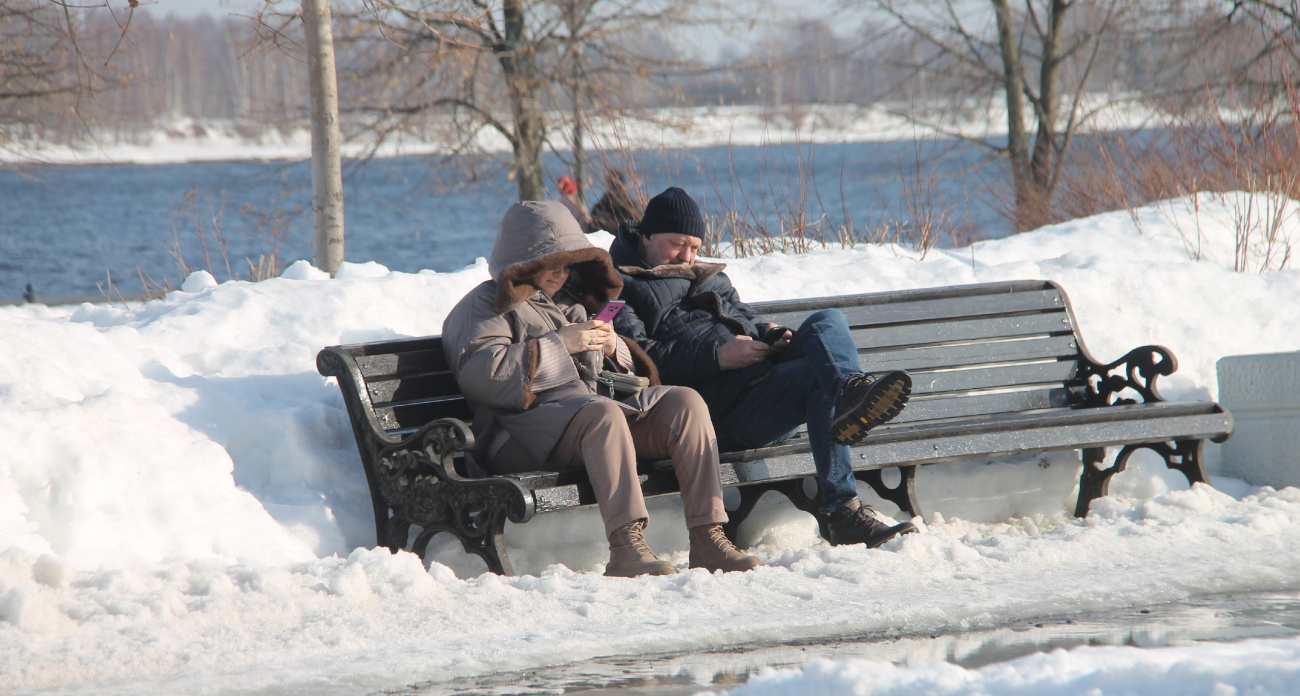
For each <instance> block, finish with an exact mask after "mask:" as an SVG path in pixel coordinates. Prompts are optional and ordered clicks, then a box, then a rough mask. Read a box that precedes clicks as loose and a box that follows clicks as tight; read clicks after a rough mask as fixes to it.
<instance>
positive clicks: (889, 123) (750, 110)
mask: <svg viewBox="0 0 1300 696" xmlns="http://www.w3.org/2000/svg"><path fill="white" fill-rule="evenodd" d="M906 112H907V107H906V106H905V105H901V104H895V105H873V106H855V105H840V104H817V105H810V106H795V107H791V108H787V109H770V108H766V107H759V106H727V107H695V108H674V109H652V110H646V111H644V112H640V113H638V114H635V115H632V116H629V117H628V118H625V119H622V120H620V121H618V122H617V123H610V122H606V123H605V124H604V125H603V126H601V125H599V124H598V125H597V126H596V127H594V128H593V132H591V133H589V134H588V138H589V142H590V143H591V147H593V148H598V147H600V146H601V144H602V143H603V145H604V147H605V148H606V149H607V150H613V149H619V148H630V149H660V148H668V149H677V148H697V147H715V146H727V145H733V146H738V147H749V146H758V145H768V144H793V143H803V144H826V143H850V142H879V141H909V140H914V139H923V138H931V137H938V138H945V137H948V136H947V135H944V134H941V133H939V132H938V131H936V130H934V129H931V128H926V127H923V126H920V125H918V124H917V123H913V122H912V121H910V120H908V119H907V118H905V117H904V116H903V115H902V114H903V113H906ZM962 112H963V113H965V114H968V116H966V117H964V118H962V119H959V120H957V121H956V122H954V123H950V124H949V125H948V127H947V128H946V129H945V130H947V131H948V132H956V133H959V134H961V135H962V136H964V137H972V138H996V137H1000V136H1005V134H1006V115H1005V112H1004V111H1002V110H1001V109H998V108H979V107H971V108H967V109H962ZM561 120H562V119H561V118H560V117H559V116H558V115H557V116H553V117H552V119H551V122H553V123H558V122H560V121H561ZM1158 122H1160V117H1159V116H1158V115H1157V114H1155V113H1154V112H1151V111H1149V110H1146V109H1144V108H1141V107H1138V106H1136V105H1128V106H1125V107H1122V108H1108V109H1101V110H1100V111H1098V112H1097V113H1096V114H1094V115H1093V117H1092V120H1091V123H1092V125H1093V127H1095V128H1096V129H1098V130H1113V129H1128V128H1140V127H1143V126H1146V125H1149V124H1152V123H1158ZM0 135H3V133H0ZM557 136H559V137H555V138H554V139H553V141H554V142H555V143H557V146H561V147H562V146H563V143H566V142H567V137H568V136H567V134H566V133H563V132H561V133H558V134H557ZM10 138H11V139H10V141H9V143H8V144H7V145H5V146H2V147H0V163H5V164H10V165H82V164H180V163H186V162H219V161H232V160H300V159H307V158H309V157H310V156H311V130H310V127H309V125H308V124H305V123H304V124H298V125H295V126H292V127H289V128H280V127H275V126H256V127H253V126H249V125H248V124H243V123H237V122H233V121H221V120H196V119H192V118H180V119H176V120H173V121H170V122H167V123H162V124H159V125H158V126H157V127H155V128H153V129H151V130H148V131H145V132H143V133H139V134H137V135H134V136H132V137H129V138H128V137H122V136H119V135H115V134H111V133H108V132H96V133H90V134H88V135H87V136H86V138H85V139H84V141H83V142H81V143H78V144H76V145H68V144H62V143H53V142H45V141H41V140H35V139H31V138H23V137H21V136H17V135H15V136H10ZM476 146H477V148H478V149H479V150H481V151H483V152H489V153H508V152H509V151H510V145H509V143H508V142H507V141H506V140H505V138H503V137H501V136H500V134H498V133H496V132H495V131H492V130H490V129H484V130H483V131H481V132H480V134H479V136H478V139H477V142H476ZM343 150H344V152H343V154H344V156H345V157H364V156H367V155H370V154H372V151H373V155H374V156H377V157H402V156H410V155H437V154H445V152H446V148H445V146H444V145H443V144H442V143H441V142H439V141H438V140H437V139H436V138H435V137H432V136H423V137H422V136H421V135H419V134H413V133H398V134H395V135H393V136H391V137H389V138H387V139H386V140H385V141H384V142H383V143H381V144H379V145H378V146H375V145H374V143H373V141H372V140H369V139H365V138H355V137H354V138H349V139H346V142H345V143H344V148H343Z"/></svg>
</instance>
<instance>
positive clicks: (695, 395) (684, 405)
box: [655, 386, 709, 418]
mask: <svg viewBox="0 0 1300 696" xmlns="http://www.w3.org/2000/svg"><path fill="white" fill-rule="evenodd" d="M660 404H662V405H663V406H664V407H665V408H668V409H671V410H674V411H679V412H682V413H687V414H690V415H693V416H698V415H703V416H704V417H705V418H708V417H709V406H708V404H706V403H704V397H702V396H700V393H699V392H697V391H695V390H694V389H691V388H690V387H678V386H671V387H668V389H667V391H666V392H665V393H664V395H663V396H662V397H661V398H660V399H659V402H658V403H657V404H655V405H656V406H658V405H660Z"/></svg>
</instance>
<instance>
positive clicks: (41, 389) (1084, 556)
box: [0, 194, 1300, 693]
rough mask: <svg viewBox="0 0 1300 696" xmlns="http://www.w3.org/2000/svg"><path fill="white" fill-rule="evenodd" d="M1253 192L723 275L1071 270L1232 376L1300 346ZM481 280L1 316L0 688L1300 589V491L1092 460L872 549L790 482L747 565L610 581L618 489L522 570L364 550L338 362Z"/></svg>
mask: <svg viewBox="0 0 1300 696" xmlns="http://www.w3.org/2000/svg"><path fill="white" fill-rule="evenodd" d="M1247 200H1250V201H1253V203H1254V204H1255V205H1253V207H1251V209H1252V210H1258V209H1264V208H1266V207H1267V205H1266V204H1268V203H1269V201H1268V199H1266V198H1264V197H1256V198H1249V197H1245V196H1244V195H1239V194H1232V195H1227V196H1213V197H1212V196H1201V197H1198V198H1195V199H1184V200H1181V201H1174V202H1170V203H1167V204H1164V205H1161V206H1153V207H1151V208H1147V209H1143V210H1141V211H1138V213H1137V214H1136V215H1135V216H1130V215H1129V214H1127V213H1116V214H1110V215H1102V216H1098V217H1095V218H1090V219H1087V220H1079V221H1075V222H1071V223H1067V224H1063V225H1057V226H1054V227H1049V228H1045V229H1043V230H1039V231H1037V232H1034V233H1030V234H1025V235H1019V236H1017V237H1013V238H1010V239H1004V240H995V241H988V242H981V243H980V244H978V245H976V246H974V247H971V248H966V249H958V250H946V251H940V250H935V251H932V252H931V253H930V254H929V255H927V256H926V257H925V258H924V259H918V258H917V257H916V255H915V254H913V253H911V252H910V251H908V250H905V249H902V248H899V247H894V246H868V247H860V248H857V249H853V250H847V251H823V252H816V253H812V254H807V255H802V256H780V255H773V256H765V257H761V258H753V259H737V260H732V261H730V262H729V270H728V272H729V273H730V274H731V275H732V278H733V280H734V281H735V282H736V285H737V286H738V288H739V289H740V291H741V292H742V293H743V294H744V296H745V297H746V298H747V299H749V300H753V301H759V300H766V299H777V298H794V297H814V296H819V295H830V294H842V293H854V292H870V291H880V290H891V289H901V288H916V287H927V286H935V285H947V284H957V283H973V282H984V281H996V280H1007V279H1017V278H1047V279H1052V280H1055V281H1058V282H1060V283H1061V284H1062V285H1063V286H1064V287H1065V288H1066V290H1067V291H1068V292H1069V293H1070V297H1071V299H1072V301H1073V303H1074V307H1075V309H1076V311H1077V312H1078V314H1079V317H1080V320H1081V322H1082V333H1083V335H1084V337H1085V338H1086V339H1087V341H1088V345H1089V348H1090V349H1091V351H1092V352H1093V353H1094V355H1095V356H1096V357H1098V358H1101V359H1104V360H1110V359H1114V358H1116V357H1118V356H1119V355H1121V354H1122V353H1123V352H1125V351H1127V350H1128V349H1130V348H1133V347H1135V346H1137V345H1141V344H1145V343H1160V344H1164V345H1167V346H1169V347H1170V348H1171V349H1172V350H1173V352H1174V353H1175V354H1176V355H1177V356H1178V358H1179V360H1180V365H1181V367H1180V370H1179V372H1178V373H1176V374H1175V375H1173V377H1172V378H1170V379H1168V380H1165V381H1164V382H1162V390H1163V392H1164V393H1165V395H1166V396H1170V397H1175V398H1203V399H1204V398H1213V396H1214V394H1215V384H1214V374H1215V373H1214V363H1215V361H1216V360H1217V359H1218V358H1219V357H1221V356H1223V355H1228V354H1236V353H1253V352H1279V351H1288V350H1296V349H1297V348H1300V271H1295V270H1282V271H1269V272H1265V273H1239V272H1234V271H1233V270H1232V269H1233V267H1234V258H1235V257H1234V253H1233V250H1234V249H1235V248H1236V243H1235V240H1234V237H1233V230H1234V225H1235V222H1234V221H1235V219H1236V217H1237V213H1234V211H1241V210H1243V209H1244V202H1245V201H1247ZM1273 209H1277V210H1280V211H1281V214H1282V215H1283V217H1284V222H1285V225H1284V226H1283V232H1285V233H1288V234H1294V231H1295V230H1297V229H1300V226H1298V225H1297V220H1296V211H1297V204H1296V203H1294V202H1286V201H1283V202H1281V203H1279V205H1278V206H1274V207H1273ZM603 240H604V241H605V242H606V243H608V241H609V237H608V236H605V237H603ZM1253 262H1254V263H1256V264H1259V263H1262V259H1261V258H1259V257H1258V255H1257V256H1256V257H1253ZM486 277H487V269H486V264H485V263H484V262H483V261H482V260H480V261H479V262H478V263H476V264H474V265H473V266H470V267H468V268H466V269H464V270H462V271H458V272H455V273H434V272H428V271H425V272H421V273H414V274H409V273H391V272H389V271H388V270H387V269H385V268H383V267H382V266H379V265H377V264H374V263H367V264H348V265H346V266H345V267H344V269H343V270H342V271H341V272H340V273H339V274H338V277H336V278H334V279H329V278H327V277H324V276H323V275H322V274H320V273H319V272H316V271H315V270H314V269H311V268H310V266H307V265H306V264H305V263H300V264H298V265H295V266H293V267H291V268H290V269H288V270H287V271H286V272H285V274H284V276H283V277H281V278H278V279H274V280H270V281H266V282H262V283H257V284H250V283H246V282H227V283H221V284H215V285H214V284H212V283H209V282H204V281H205V279H203V278H201V277H196V278H193V279H192V280H193V282H187V283H186V284H185V286H184V287H185V288H187V289H186V290H182V291H178V292H175V293H172V294H171V295H168V296H167V297H166V298H165V299H163V300H159V301H154V302H149V303H147V304H133V305H128V306H122V305H115V306H109V305H89V304H86V305H82V306H80V307H71V308H47V307H43V306H40V305H35V306H21V307H3V308H0V443H3V445H2V446H0V685H4V686H0V689H21V690H31V689H40V688H48V689H52V690H54V691H56V692H73V691H76V692H84V691H91V692H95V693H139V692H142V691H157V690H160V689H166V690H168V691H171V692H181V693H203V692H207V691H212V690H215V689H216V688H217V686H216V685H219V686H220V688H221V689H222V690H225V691H253V690H259V689H277V688H285V689H289V688H292V689H294V690H311V691H313V692H319V693H344V692H346V693H355V692H356V691H359V690H373V689H377V688H386V687H389V686H392V685H394V684H401V683H411V682H418V681H426V680H430V679H435V680H442V679H449V678H453V677H456V676H461V675H472V674H481V673H485V672H490V671H497V670H503V669H527V668H531V667H536V666H541V665H548V664H559V663H564V662H568V661H572V660H578V659H584V658H588V657H592V656H597V655H610V654H622V653H628V654H632V653H643V652H648V651H681V650H692V649H697V648H699V649H703V648H713V647H722V646H726V645H731V644H735V643H738V642H750V641H780V640H792V639H814V638H824V637H831V636H845V635H860V634H863V633H869V632H881V633H886V634H889V633H894V634H911V633H917V632H927V631H945V630H958V629H970V628H980V627H990V626H996V625H999V624H1001V623H1005V622H1006V621H1008V620H1010V619H1014V618H1018V617H1030V616H1048V615H1059V614H1062V613H1070V612H1075V611H1089V610H1105V609H1113V608H1116V607H1126V606H1135V605H1144V604H1151V603H1156V602H1168V601H1177V600H1179V599H1180V598H1185V597H1187V596H1189V595H1193V594H1202V593H1211V592H1246V591H1253V590H1266V589H1267V590H1286V589H1296V588H1300V548H1298V547H1297V545H1296V544H1294V539H1295V538H1296V537H1297V536H1298V535H1300V490H1297V489H1294V488H1286V489H1282V490H1273V489H1270V488H1267V487H1265V488H1251V487H1249V486H1246V485H1244V484H1242V483H1241V482H1234V481H1232V480H1230V479H1222V478H1219V479H1216V485H1217V488H1209V487H1199V486H1198V487H1196V488H1194V489H1188V488H1187V487H1186V484H1185V482H1183V481H1182V480H1181V476H1180V475H1177V474H1173V475H1170V474H1168V473H1167V472H1165V471H1163V470H1162V469H1161V468H1160V467H1152V466H1150V465H1149V462H1146V463H1141V465H1139V466H1137V467H1135V468H1134V469H1133V470H1131V471H1129V472H1126V473H1125V474H1122V475H1120V476H1117V477H1116V479H1115V481H1114V483H1113V485H1112V487H1111V491H1112V494H1113V497H1111V498H1107V499H1104V500H1102V501H1098V502H1097V503H1095V504H1094V506H1093V513H1092V514H1091V515H1090V516H1089V517H1088V518H1087V519H1083V520H1076V519H1072V518H1070V517H1069V516H1068V515H1067V511H1068V510H1069V508H1070V506H1071V505H1072V503H1071V501H1072V493H1071V490H1070V488H1071V486H1072V485H1073V481H1074V478H1075V477H1076V476H1077V471H1078V469H1077V467H1078V466H1079V464H1078V459H1077V457H1073V456H1069V455H1060V456H1056V455H1054V456H1053V457H1051V458H1041V459H1040V458H1030V459H1031V460H1030V461H1027V462H1025V461H1022V462H1019V463H1016V462H1012V463H1008V462H976V463H973V464H967V465H963V464H957V465H947V466H936V467H927V468H926V469H924V470H923V472H922V474H921V475H920V476H918V481H919V484H918V485H919V487H920V493H921V497H922V503H923V504H924V505H927V506H928V507H929V508H930V509H933V510H935V511H936V513H937V514H936V515H935V516H934V518H933V519H932V520H931V522H930V524H929V525H927V526H926V528H925V529H924V530H923V533H921V534H916V535H910V536H908V537H905V538H903V539H900V540H895V541H894V542H891V543H890V544H889V545H887V546H886V547H884V548H882V549H877V550H871V551H868V550H865V549H862V548H860V547H858V548H830V547H827V546H825V545H824V544H823V543H822V542H820V541H819V540H818V539H817V537H816V533H815V524H814V523H813V521H812V519H811V518H810V517H808V516H807V515H803V514H801V513H798V512H795V511H793V510H792V509H791V508H789V507H788V506H783V505H778V504H772V505H767V506H766V507H765V508H764V509H763V510H762V511H761V514H759V515H757V516H756V517H755V518H751V521H750V522H747V524H746V526H745V528H744V529H743V530H742V533H743V534H744V535H746V537H745V538H746V540H748V541H750V542H753V543H756V544H758V546H757V547H756V552H757V553H758V554H759V555H760V556H761V557H762V558H763V559H764V560H765V561H766V562H767V563H768V564H769V566H768V567H766V568H762V569H759V570H758V571H756V572H752V573H746V574H740V575H734V576H722V575H719V576H710V575H707V574H705V573H703V572H701V571H691V572H683V573H680V574H678V575H676V576H671V577H666V578H643V579H633V580H621V579H608V578H604V577H602V576H600V575H599V573H598V571H600V570H601V569H602V566H601V564H602V563H603V562H604V560H605V548H604V547H603V545H602V544H601V540H600V539H599V532H598V531H596V530H597V529H598V528H599V522H598V517H597V516H596V514H595V512H594V510H580V511H573V512H565V513H557V514H554V515H546V516H542V517H539V518H538V519H537V520H535V521H533V522H531V523H529V524H528V525H524V526H522V527H518V528H511V529H510V530H508V532H507V540H508V541H509V542H510V543H511V545H512V546H517V545H521V544H526V545H528V546H529V547H530V548H529V549H528V550H527V551H526V552H525V551H522V550H521V551H520V552H518V554H517V555H516V559H517V560H518V561H519V565H520V566H522V567H523V568H524V569H525V571H526V572H528V573H530V575H527V576H524V577H519V578H499V577H495V576H491V575H484V576H479V577H469V578H468V579H462V578H458V577H457V575H456V574H455V573H453V572H452V569H451V568H449V567H448V566H446V565H442V564H440V563H435V564H434V565H433V567H432V569H431V570H430V571H429V572H425V571H424V570H423V568H422V566H421V563H420V562H419V560H418V559H415V558H413V557H412V556H411V555H410V554H398V555H390V554H389V553H388V552H387V551H385V550H378V551H370V550H366V549H364V548H362V549H358V550H353V549H354V548H356V547H359V546H360V547H368V546H370V545H373V543H374V532H373V529H372V526H371V525H372V524H373V522H372V520H373V517H372V513H371V509H370V500H369V495H368V491H367V488H366V483H365V479H364V476H363V474H362V472H361V471H360V467H359V462H358V457H357V453H356V449H355V445H354V444H353V442H352V437H351V433H350V430H349V427H348V424H347V416H346V411H345V409H344V406H343V403H342V398H341V397H340V395H339V392H338V389H337V387H336V386H335V385H334V384H332V383H330V382H327V381H326V380H325V379H323V378H321V377H320V376H319V375H318V374H317V373H316V371H315V363H314V358H315V354H316V352H317V351H318V350H319V349H320V348H321V347H322V346H326V345H333V344H338V343H354V342H362V341H372V340H379V339H385V338H393V337H401V336H418V335H427V334H436V333H439V332H440V330H441V323H442V320H443V317H444V316H445V315H446V314H447V312H448V311H449V310H450V309H451V307H452V306H453V305H454V304H455V302H456V301H457V300H458V299H459V298H460V297H461V296H462V295H464V294H465V293H466V292H467V291H468V290H469V289H470V288H471V287H473V286H474V285H476V284H477V283H479V282H481V281H482V280H483V279H485V278H486ZM1135 460H1136V458H1135ZM652 514H653V522H652V527H651V543H652V545H654V546H655V547H656V549H657V550H660V551H662V552H664V553H665V554H666V555H667V557H668V558H669V559H670V560H673V561H674V562H676V563H678V564H679V565H682V566H684V565H685V560H686V558H685V556H686V554H685V551H684V549H685V532H684V530H682V529H681V526H682V525H681V513H680V505H679V504H677V503H676V502H675V501H672V500H667V501H658V502H657V503H656V505H655V507H654V508H653V513H652ZM439 558H440V559H442V560H445V561H447V562H448V563H452V564H456V563H461V562H462V561H463V560H464V554H463V553H459V552H455V553H452V552H450V551H447V550H446V549H444V550H443V552H442V555H440V556H439ZM559 563H563V564H565V565H558V564H559ZM465 570H466V569H465V568H460V571H461V572H462V574H463V573H464V572H465ZM1261 650H1262V648H1261ZM846 669H847V668H846ZM819 678H820V677H819ZM846 678H847V677H846ZM851 678H854V679H856V677H851ZM760 683H761V682H760Z"/></svg>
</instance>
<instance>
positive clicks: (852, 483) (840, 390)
mask: <svg viewBox="0 0 1300 696" xmlns="http://www.w3.org/2000/svg"><path fill="white" fill-rule="evenodd" d="M704 234H705V226H704V218H703V216H702V215H701V214H700V209H699V206H698V205H696V203H695V201H694V199H692V198H691V197H690V196H689V195H688V194H687V193H686V192H685V191H683V190H682V189H680V188H676V187H673V188H669V189H668V190H666V191H664V192H663V193H661V194H659V195H658V196H655V197H654V198H652V199H651V200H650V202H649V204H647V205H646V209H645V214H644V216H643V217H642V218H641V220H640V221H639V222H638V221H626V222H624V223H623V224H622V225H620V227H619V230H618V235H617V238H616V239H615V241H614V243H613V245H612V246H611V247H610V249H609V253H610V256H611V257H612V258H613V261H614V264H615V265H616V266H618V267H619V271H620V272H621V273H622V274H623V292H622V295H621V297H622V299H624V300H626V301H627V307H626V308H625V309H624V310H623V311H622V312H621V313H620V314H619V315H618V316H617V317H615V319H614V327H615V330H616V331H617V332H618V333H620V334H623V335H625V336H628V337H630V338H632V339H633V340H635V341H636V342H637V344H638V345H640V346H641V347H642V348H643V349H644V350H645V351H646V353H648V354H649V355H650V357H651V358H652V359H653V360H654V362H655V365H656V367H657V368H658V370H659V376H660V379H662V380H663V382H664V383H665V384H678V385H683V386H688V387H693V388H694V389H695V390H696V391H698V392H699V393H700V395H701V396H703V397H704V401H705V403H707V404H708V406H709V411H710V413H711V415H712V418H713V423H714V428H715V430H716V431H717V435H718V445H719V447H720V448H721V449H722V450H724V451H728V450H731V451H734V450H744V449H755V448H759V447H767V446H770V445H774V444H777V443H779V442H782V441H784V440H787V439H789V438H790V437H791V436H793V435H794V434H795V433H796V432H797V431H798V429H799V426H801V425H803V424H804V423H807V425H808V441H809V445H810V446H811V448H812V455H813V461H814V463H815V465H816V467H817V482H818V484H819V486H820V488H821V496H822V500H821V508H820V513H821V514H822V515H823V516H825V517H826V518H827V522H828V525H827V526H828V528H829V531H830V533H829V536H830V538H829V539H827V541H828V542H830V543H831V544H832V545H836V546H838V545H841V544H866V545H867V546H868V547H876V546H879V545H881V544H883V543H885V542H886V541H888V540H889V539H892V538H894V537H895V536H897V535H899V534H903V533H907V532H914V531H916V527H915V526H914V525H913V524H912V523H911V522H904V523H902V524H897V525H887V524H884V523H882V522H880V521H879V520H877V519H876V518H875V516H874V515H873V514H872V510H871V508H870V507H869V506H867V505H864V504H863V503H862V502H861V501H860V500H859V499H858V494H857V481H856V479H855V478H854V476H853V466H852V460H851V458H850V457H851V455H850V452H849V447H850V446H852V445H854V444H857V443H858V442H861V441H862V439H863V438H865V437H866V436H867V432H868V431H869V430H871V429H872V428H874V427H875V426H877V425H880V424H881V423H885V422H887V421H889V420H890V419H892V418H894V417H895V416H897V415H898V413H899V412H900V411H902V409H903V406H904V404H906V402H907V397H908V395H909V394H910V393H911V390H912V380H911V378H910V377H908V375H907V373H906V372H903V371H901V370H898V371H894V372H888V373H883V374H876V375H867V374H863V373H862V371H861V370H860V369H859V367H858V351H857V348H856V346H855V345H854V343H853V337H852V336H851V335H850V333H849V327H848V322H847V321H846V320H845V318H844V314H843V313H842V312H840V311H839V310H837V309H827V310H821V311H819V312H815V313H813V314H812V315H811V316H809V317H808V319H807V320H806V321H804V323H803V325H802V326H800V327H799V329H798V330H797V331H795V332H794V333H793V334H791V332H790V331H789V330H787V329H786V328H785V327H783V326H779V325H776V324H772V323H768V322H765V321H764V320H763V318H762V317H760V316H759V315H758V314H757V313H755V312H754V311H753V310H752V309H750V308H749V307H748V306H747V305H745V304H744V303H743V302H741V301H740V298H739V296H738V295H737V294H736V290H735V288H733V287H732V285H731V281H730V280H729V279H728V278H727V275H726V274H725V273H723V272H722V269H723V268H725V266H724V264H719V263H705V262H696V261H695V255H696V253H698V251H699V249H700V244H701V242H702V238H703V236H704Z"/></svg>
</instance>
